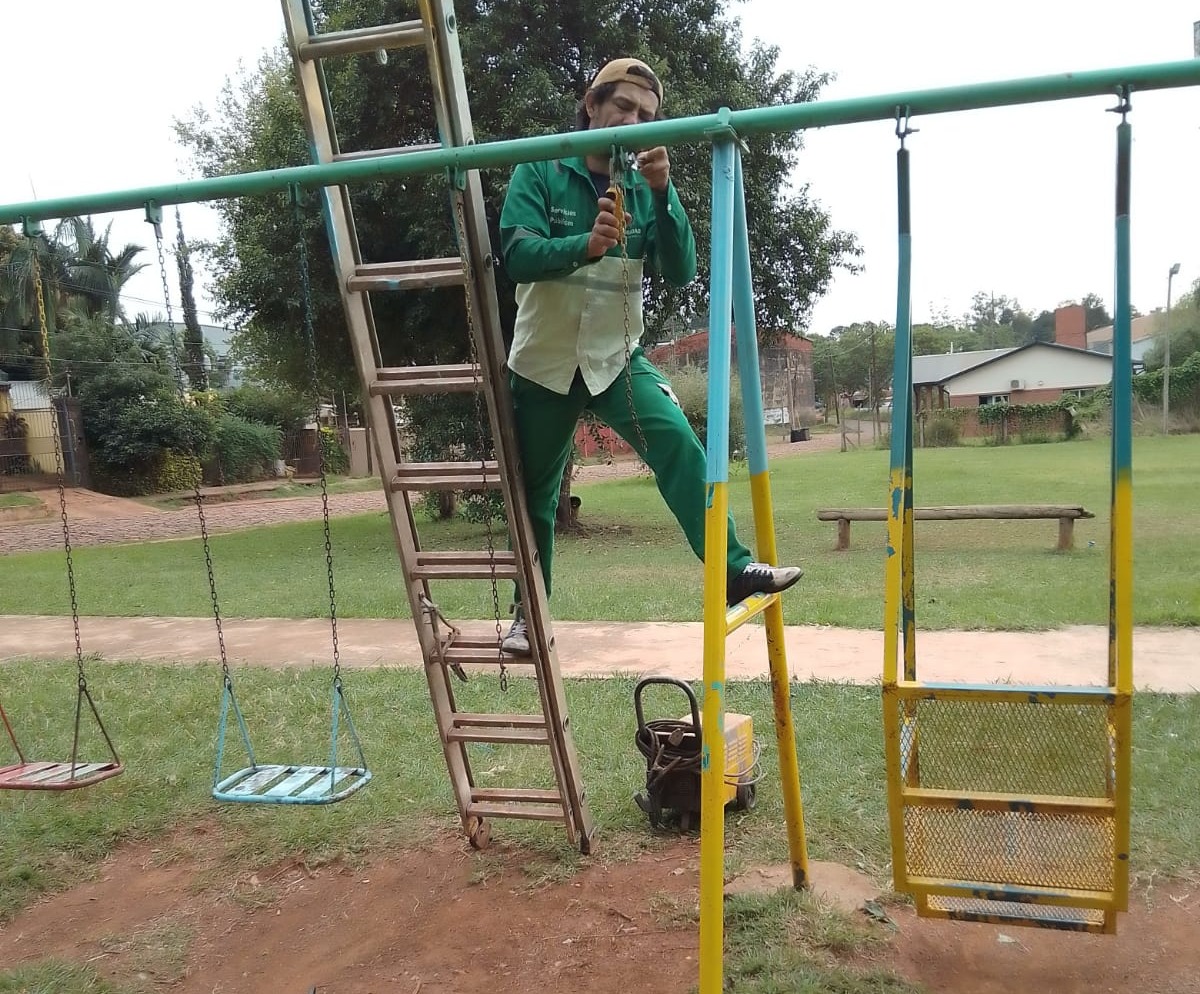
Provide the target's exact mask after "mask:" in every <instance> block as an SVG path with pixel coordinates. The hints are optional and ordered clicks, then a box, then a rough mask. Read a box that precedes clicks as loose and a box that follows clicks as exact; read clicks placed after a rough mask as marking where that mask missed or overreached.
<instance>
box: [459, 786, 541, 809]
mask: <svg viewBox="0 0 1200 994" xmlns="http://www.w3.org/2000/svg"><path fill="white" fill-rule="evenodd" d="M486 801H500V802H509V801H511V802H513V803H515V804H558V805H560V809H559V810H560V812H561V805H562V796H561V795H560V794H559V793H558V791H557V790H539V789H532V788H530V789H526V788H519V787H476V788H475V789H473V790H472V791H471V803H472V804H475V803H477V802H486Z"/></svg>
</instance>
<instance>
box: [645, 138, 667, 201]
mask: <svg viewBox="0 0 1200 994" xmlns="http://www.w3.org/2000/svg"><path fill="white" fill-rule="evenodd" d="M637 164H638V169H640V170H641V173H642V175H643V176H644V177H645V178H646V182H647V183H649V184H650V189H652V190H654V191H655V192H656V193H662V192H664V191H665V190H666V189H667V181H668V180H670V178H671V160H670V158H669V157H668V156H667V150H666V148H665V147H664V146H662V145H659V146H658V148H651V149H647V150H646V151H645V152H638V154H637Z"/></svg>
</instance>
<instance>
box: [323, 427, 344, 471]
mask: <svg viewBox="0 0 1200 994" xmlns="http://www.w3.org/2000/svg"><path fill="white" fill-rule="evenodd" d="M319 434H320V440H321V455H322V457H323V458H324V460H325V472H326V473H330V474H339V473H348V472H349V471H350V456H349V455H347V453H346V450H345V449H343V448H342V440H341V438H340V437H339V436H338V433H337V431H336V430H335V429H333V428H326V427H322V428H321V430H320V433H319Z"/></svg>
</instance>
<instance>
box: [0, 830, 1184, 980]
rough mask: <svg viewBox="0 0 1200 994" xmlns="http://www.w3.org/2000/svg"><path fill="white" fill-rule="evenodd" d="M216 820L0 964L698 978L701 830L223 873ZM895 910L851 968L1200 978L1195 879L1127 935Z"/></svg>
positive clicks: (74, 894) (134, 859) (27, 933)
mask: <svg viewBox="0 0 1200 994" xmlns="http://www.w3.org/2000/svg"><path fill="white" fill-rule="evenodd" d="M214 831H215V829H214V828H213V827H212V826H203V827H200V828H197V829H195V830H193V831H192V832H191V833H190V837H188V838H180V839H173V840H170V842H169V843H166V844H163V843H160V844H159V847H156V846H154V845H150V844H143V845H137V846H132V847H129V848H127V849H125V850H124V851H123V852H121V853H120V854H119V855H117V856H116V857H114V858H113V859H111V860H110V861H109V862H108V863H106V864H104V865H103V866H102V867H100V868H99V872H98V875H97V879H96V880H95V881H94V882H91V883H87V884H85V885H83V886H80V887H77V888H76V889H74V890H72V891H70V892H68V893H65V894H61V895H58V896H56V897H52V898H49V899H47V900H45V901H43V902H42V903H40V904H38V905H36V906H35V907H32V908H30V909H28V910H27V911H26V912H24V913H23V914H21V915H20V916H18V917H17V918H16V919H15V920H13V921H12V922H11V923H10V924H9V925H7V926H6V927H4V928H3V929H0V963H2V964H4V965H5V966H15V965H17V964H19V963H23V962H27V961H34V960H38V959H42V958H46V957H54V958H58V959H62V960H66V961H69V962H74V963H87V964H89V965H90V966H91V967H93V968H94V969H96V970H97V971H98V972H99V973H100V974H101V975H102V976H104V977H106V978H108V979H110V980H113V981H120V982H127V983H140V984H141V985H143V986H144V987H146V989H156V990H166V991H170V992H172V994H218V992H219V994H252V992H253V994H265V992H269V994H293V992H294V994H308V992H309V991H311V990H312V989H313V988H314V987H315V988H316V989H317V991H318V992H319V994H393V992H396V994H452V992H453V994H518V992H520V994H524V992H528V991H532V990H536V989H539V988H545V989H548V990H553V991H563V992H569V991H579V990H587V991H589V992H591V994H635V992H643V991H645V992H651V991H653V992H654V994H684V992H686V991H688V990H689V989H691V988H692V987H693V985H694V984H695V982H696V975H697V969H698V962H697V931H696V926H695V924H694V922H691V921H686V918H687V914H686V909H688V908H694V907H695V904H696V899H697V889H696V888H697V873H696V867H697V857H698V842H697V841H696V840H695V839H681V840H679V841H676V842H671V843H669V844H668V845H667V846H666V847H665V848H664V849H662V850H660V851H658V852H656V853H652V854H647V855H644V856H642V857H641V858H640V859H639V860H638V861H637V862H634V863H625V864H621V863H614V864H611V865H606V864H605V863H604V862H603V861H602V859H603V857H602V856H601V857H599V858H597V859H595V860H593V861H592V862H591V865H589V866H588V867H586V868H585V869H584V870H583V871H582V872H580V873H579V874H578V875H576V876H574V877H569V878H566V879H564V874H563V873H562V871H561V870H556V868H555V867H554V866H550V865H548V864H545V863H542V862H540V861H539V859H538V858H537V857H532V856H529V855H528V854H524V853H522V852H520V851H513V850H505V849H504V848H503V847H502V846H500V847H494V848H493V849H492V850H491V851H489V852H488V853H485V854H480V853H475V852H473V851H472V850H470V848H469V847H468V846H467V845H466V844H465V842H463V841H461V840H459V839H457V838H454V837H450V836H445V835H443V836H440V837H437V838H434V839H433V840H431V841H429V842H428V843H426V845H425V848H423V849H421V850H419V851H413V852H411V853H408V854H404V855H401V856H398V857H394V858H392V859H388V860H386V861H375V862H371V863H368V864H366V865H364V866H358V867H353V868H351V867H348V866H345V865H341V864H332V865H326V866H321V867H309V866H306V865H305V864H304V863H302V862H293V863H288V864H285V865H281V866H275V867H270V868H265V869H260V870H258V871H257V872H255V873H246V874H244V875H242V876H240V877H238V878H236V879H221V878H220V877H219V875H218V874H217V873H216V872H215V871H216V863H215V858H211V857H205V856H203V855H191V853H202V852H203V849H204V846H205V845H206V844H207V843H208V842H210V841H215V840H212V839H210V838H208V836H209V835H210V833H212V832H214ZM181 852H187V853H189V855H187V856H180V855H179V854H180V853H181ZM218 880H219V883H216V881H218ZM681 909H682V910H684V912H685V914H683V915H681V914H680V911H681ZM889 913H890V914H891V915H892V917H893V918H894V920H895V924H896V926H897V930H896V931H895V932H894V933H893V932H892V931H890V930H887V931H883V934H884V935H886V936H887V937H888V942H887V943H886V944H885V945H883V946H882V947H878V949H877V951H875V952H872V953H870V954H869V959H860V960H859V961H858V964H857V965H860V966H863V967H871V968H884V969H893V970H895V971H896V972H898V973H899V974H900V975H902V976H904V977H905V978H907V979H909V980H913V981H917V982H920V983H923V984H925V985H926V986H927V988H928V989H929V990H930V991H931V992H937V994H941V992H946V994H950V992H953V994H1000V992H1004V994H1009V992H1011V991H1022V990H1035V991H1048V992H1052V994H1085V992H1086V994H1100V992H1109V991H1120V992H1136V994H1198V992H1200V941H1198V940H1200V885H1196V884H1186V883H1183V882H1170V883H1163V882H1161V881H1160V882H1157V883H1156V884H1155V885H1154V887H1153V888H1152V889H1150V890H1141V891H1139V892H1137V893H1136V894H1135V896H1134V898H1133V900H1132V901H1131V910H1130V912H1129V914H1127V915H1125V916H1123V918H1122V921H1121V928H1120V934H1119V935H1118V936H1116V937H1111V936H1087V935H1073V934H1069V933H1058V932H1047V931H1041V930H1033V929H1011V928H1010V929H1003V928H999V927H996V926H991V925H968V924H953V923H946V922H933V921H922V920H919V919H917V918H916V917H915V916H914V914H913V913H912V912H911V910H909V909H908V908H906V907H893V908H890V909H889ZM681 918H683V919H685V920H684V921H683V922H682V923H681V921H680V919H681ZM873 927H875V928H878V929H880V930H885V926H884V925H875V926H873Z"/></svg>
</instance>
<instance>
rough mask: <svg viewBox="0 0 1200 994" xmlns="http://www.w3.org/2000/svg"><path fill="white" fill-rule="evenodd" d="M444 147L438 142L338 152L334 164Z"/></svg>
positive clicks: (434, 150) (433, 150) (429, 150)
mask: <svg viewBox="0 0 1200 994" xmlns="http://www.w3.org/2000/svg"><path fill="white" fill-rule="evenodd" d="M444 147H445V146H444V145H441V144H439V143H438V142H423V143H422V144H420V145H397V146H396V147H395V148H364V149H360V150H359V151H357V152H338V153H337V155H335V156H334V157H333V161H334V162H353V161H355V160H358V159H378V158H380V157H381V156H384V155H404V154H405V153H407V152H436V151H437V150H438V149H440V148H444Z"/></svg>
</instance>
